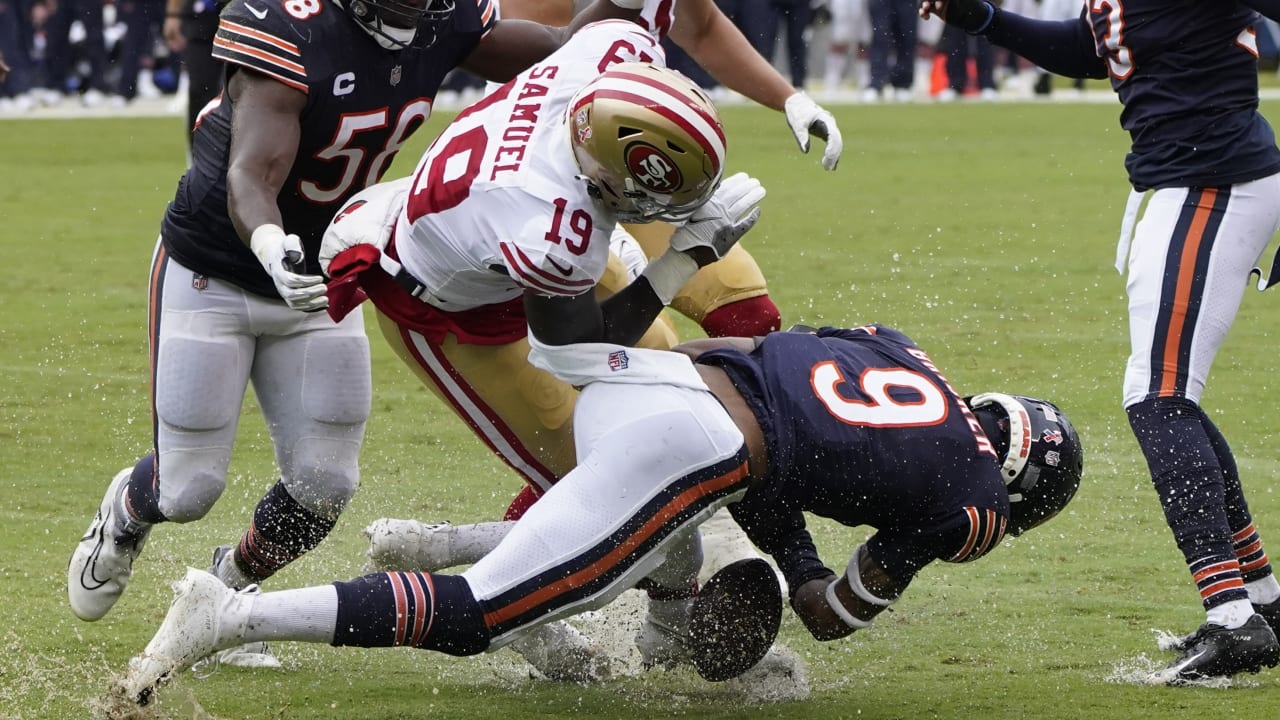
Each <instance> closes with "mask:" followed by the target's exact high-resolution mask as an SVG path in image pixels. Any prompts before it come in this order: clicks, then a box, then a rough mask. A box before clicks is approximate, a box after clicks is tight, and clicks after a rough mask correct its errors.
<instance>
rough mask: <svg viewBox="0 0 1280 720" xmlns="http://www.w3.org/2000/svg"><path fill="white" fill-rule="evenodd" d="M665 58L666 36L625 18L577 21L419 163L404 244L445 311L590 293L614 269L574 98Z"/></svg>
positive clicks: (400, 246) (398, 236)
mask: <svg viewBox="0 0 1280 720" xmlns="http://www.w3.org/2000/svg"><path fill="white" fill-rule="evenodd" d="M622 62H650V63H655V64H658V65H663V64H665V56H664V54H663V52H662V48H661V46H660V45H659V44H658V41H657V40H656V39H655V38H654V37H653V36H652V35H650V34H649V33H648V32H646V31H645V30H644V29H643V28H641V27H640V26H638V25H636V24H634V23H630V22H624V21H619V20H610V21H605V22H600V23H596V24H594V25H590V26H588V27H586V28H583V29H582V30H580V31H578V32H577V33H576V34H575V35H574V37H573V38H572V39H571V40H570V41H569V42H568V43H566V44H565V45H564V47H562V48H561V49H560V50H559V51H557V52H556V53H554V54H553V55H551V56H550V57H548V58H547V59H546V60H544V61H543V62H540V63H538V64H537V65H534V66H533V67H531V68H529V69H528V70H526V71H525V72H523V73H521V74H520V75H519V76H518V77H516V78H515V79H514V80H512V81H511V82H508V83H507V84H505V85H503V86H502V87H500V88H498V89H497V90H496V91H494V92H493V93H490V94H489V95H487V96H485V97H484V98H483V99H482V100H480V101H479V102H477V103H476V104H474V105H472V106H471V107H469V108H467V109H466V110H464V111H462V112H461V113H460V114H459V115H458V117H457V118H456V119H454V121H453V122H452V123H451V124H450V125H449V126H448V127H447V128H445V130H444V132H442V133H441V134H440V136H439V137H438V138H437V139H436V140H435V142H433V143H432V144H431V147H430V148H428V149H427V152H426V154H424V155H423V158H422V161H421V162H420V163H419V164H418V168H417V170H416V171H415V172H414V180H413V186H412V189H411V190H410V192H409V197H408V200H407V202H406V203H405V207H404V209H403V210H402V211H401V213H400V217H399V219H398V220H397V222H396V228H395V235H394V238H395V250H396V253H397V254H398V255H399V259H400V263H401V264H402V265H403V266H404V268H405V269H406V270H407V271H408V272H409V273H410V274H412V275H413V276H414V277H415V278H417V279H418V280H419V281H420V282H422V283H423V285H424V286H425V292H424V293H423V294H422V299H424V300H426V301H427V302H429V303H431V304H432V305H434V306H436V307H438V308H440V309H441V310H446V311H459V310H468V309H471V308H474V307H478V306H481V305H491V304H495V303H502V302H506V301H509V300H513V299H515V298H517V297H520V296H521V295H522V294H523V293H524V292H525V291H532V292H535V293H540V294H544V295H566V296H568V295H581V294H583V293H586V292H589V291H590V290H591V289H592V288H594V287H595V285H596V284H597V282H599V280H600V277H601V276H602V275H603V274H604V270H605V265H606V263H607V262H608V257H609V235H610V233H611V232H612V230H613V227H614V225H615V222H616V221H615V218H614V216H613V214H612V213H611V212H610V211H609V210H608V209H606V208H605V206H604V205H603V204H601V203H599V202H597V201H596V200H594V199H592V198H591V196H590V195H588V193H587V185H586V183H585V182H584V181H583V180H581V179H579V178H578V175H579V174H580V172H581V171H580V170H579V169H578V166H577V163H576V162H575V160H574V155H573V151H572V149H571V147H570V143H569V124H568V106H569V101H570V100H571V99H572V98H573V96H574V95H575V94H576V93H577V92H578V91H579V90H580V89H582V88H583V87H584V86H585V85H586V84H587V83H588V82H590V81H591V80H592V79H594V78H595V77H596V76H598V75H599V74H600V73H602V72H604V70H605V69H606V68H608V67H609V66H610V65H613V64H615V63H622Z"/></svg>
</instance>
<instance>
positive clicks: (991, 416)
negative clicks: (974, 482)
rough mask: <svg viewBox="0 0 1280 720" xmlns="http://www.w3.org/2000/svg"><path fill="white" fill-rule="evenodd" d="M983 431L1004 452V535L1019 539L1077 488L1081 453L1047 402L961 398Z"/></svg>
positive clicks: (997, 395) (1072, 431)
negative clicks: (1006, 524) (1006, 523)
mask: <svg viewBox="0 0 1280 720" xmlns="http://www.w3.org/2000/svg"><path fill="white" fill-rule="evenodd" d="M965 400H966V402H968V403H969V407H970V408H972V409H973V412H974V415H976V416H977V417H978V422H979V423H980V424H981V425H982V428H983V431H984V432H986V433H987V435H988V437H989V438H990V440H991V441H992V442H993V443H996V444H997V446H998V445H999V444H1000V443H1001V442H1003V443H1005V444H1006V445H1005V447H1006V448H1007V450H1006V451H1005V454H1004V458H1003V459H1002V461H1001V463H1000V472H1001V474H1003V475H1004V480H1005V485H1006V486H1007V487H1008V489H1009V528H1008V532H1010V533H1012V534H1014V535H1021V534H1022V533H1024V532H1026V531H1028V530H1030V529H1031V528H1033V527H1035V526H1037V525H1039V524H1041V523H1043V522H1044V521H1046V520H1048V519H1049V518H1051V517H1053V516H1054V515H1057V514H1058V512H1059V511H1061V510H1062V508H1064V507H1066V506H1067V503H1068V502H1070V501H1071V498H1072V497H1074V496H1075V494H1076V490H1077V489H1079V487H1080V475H1081V473H1082V471H1083V470H1084V449H1083V448H1082V447H1081V446H1080V438H1079V436H1077V435H1076V429H1075V428H1074V427H1073V426H1072V425H1071V421H1070V420H1068V419H1067V416H1066V415H1063V414H1062V411H1061V410H1059V409H1058V407H1057V406H1056V405H1054V404H1053V403H1051V402H1048V401H1047V400H1037V399H1035V398H1029V397H1022V396H1020V395H1005V394H1003V393H983V394H981V395H974V396H973V397H970V398H965Z"/></svg>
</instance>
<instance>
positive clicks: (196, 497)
mask: <svg viewBox="0 0 1280 720" xmlns="http://www.w3.org/2000/svg"><path fill="white" fill-rule="evenodd" d="M229 458H230V455H229V453H228V452H227V450H225V449H223V448H212V449H206V450H174V451H168V452H164V453H162V454H161V455H160V456H159V460H158V462H159V487H160V493H159V498H158V501H157V506H158V509H159V510H160V513H161V514H162V515H164V516H165V517H166V518H167V519H169V520H170V521H172V522H176V523H185V522H192V521H194V520H199V519H200V518H203V517H204V516H205V515H207V514H208V513H209V511H210V510H212V509H213V505H214V503H216V502H217V501H218V498H220V497H222V491H223V490H225V489H226V487H227V462H228V460H229Z"/></svg>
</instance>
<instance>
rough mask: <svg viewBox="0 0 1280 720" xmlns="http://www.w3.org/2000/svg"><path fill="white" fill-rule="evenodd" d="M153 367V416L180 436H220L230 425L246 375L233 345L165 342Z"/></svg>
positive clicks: (179, 339)
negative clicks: (206, 433) (181, 433)
mask: <svg viewBox="0 0 1280 720" xmlns="http://www.w3.org/2000/svg"><path fill="white" fill-rule="evenodd" d="M157 356H158V357H157V365H156V378H155V387H156V415H157V416H158V417H159V419H160V421H161V422H162V423H165V424H166V425H169V426H172V427H173V428H175V429H178V430H182V431H187V432H190V431H209V430H219V429H222V428H225V427H227V426H229V425H232V424H233V423H234V422H235V420H236V418H237V417H239V414H240V406H241V405H242V404H243V402H244V389H245V384H244V383H245V379H243V378H241V377H240V376H239V374H240V373H242V372H246V371H245V370H244V369H243V368H241V367H240V365H241V361H240V353H239V350H238V349H237V348H236V346H235V345H234V341H232V340H230V339H228V340H225V341H221V342H215V341H210V340H199V339H195V338H191V337H182V336H179V337H168V338H164V339H163V340H162V341H161V343H160V348H159V351H158V352H157Z"/></svg>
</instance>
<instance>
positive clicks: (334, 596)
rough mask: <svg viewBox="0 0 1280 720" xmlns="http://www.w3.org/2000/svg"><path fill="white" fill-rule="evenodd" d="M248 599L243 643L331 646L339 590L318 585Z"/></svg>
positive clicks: (335, 627) (251, 596) (252, 596)
mask: <svg viewBox="0 0 1280 720" xmlns="http://www.w3.org/2000/svg"><path fill="white" fill-rule="evenodd" d="M246 597H247V598H249V599H250V600H251V604H250V607H249V622H248V623H247V624H246V626H245V631H244V635H245V637H244V641H245V642H257V641H259V640H297V641H300V642H314V643H320V642H322V643H331V642H333V634H334V631H335V630H336V629H337V625H338V589H337V588H335V587H334V586H332V585H318V586H315V587H307V588H301V589H299V590H279V591H277V592H269V593H263V594H261V595H250V596H246Z"/></svg>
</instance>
